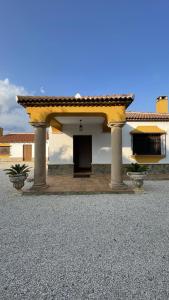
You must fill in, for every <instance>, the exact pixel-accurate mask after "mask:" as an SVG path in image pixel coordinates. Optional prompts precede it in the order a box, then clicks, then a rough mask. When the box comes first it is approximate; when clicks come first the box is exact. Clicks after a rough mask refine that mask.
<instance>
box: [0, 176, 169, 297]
mask: <svg viewBox="0 0 169 300" xmlns="http://www.w3.org/2000/svg"><path fill="white" fill-rule="evenodd" d="M27 186H30V183H28V184H27ZM0 189H1V193H0V270H1V272H0V299H2V300H9V299H10V300H11V299H12V300H13V299H18V300H24V299H30V300H34V299H35V300H48V299H49V300H54V299H56V300H62V299H66V300H67V299H71V300H74V299H75V300H76V299H77V300H80V299H82V300H83V299H84V300H85V299H96V300H97V299H99V300H104V299H105V300H112V299H113V300H114V299H115V300H116V299H117V300H121V299H124V300H126V299H129V300H130V299H136V300H146V299H148V300H155V299H158V300H168V299H169V250H168V249H169V181H146V182H145V194H140V195H136V194H134V195H133V194H132V195H114V194H113V195H106V194H101V195H76V196H73V195H72V196H56V195H55V196H29V197H28V196H21V195H20V194H18V193H17V192H16V191H15V190H14V189H13V187H12V184H11V183H10V182H9V181H8V178H7V177H6V175H5V174H4V173H3V172H2V171H0Z"/></svg>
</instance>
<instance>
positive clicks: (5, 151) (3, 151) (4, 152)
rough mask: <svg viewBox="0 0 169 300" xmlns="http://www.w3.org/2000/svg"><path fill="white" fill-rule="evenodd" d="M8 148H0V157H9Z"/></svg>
mask: <svg viewBox="0 0 169 300" xmlns="http://www.w3.org/2000/svg"><path fill="white" fill-rule="evenodd" d="M9 154H10V146H0V155H9Z"/></svg>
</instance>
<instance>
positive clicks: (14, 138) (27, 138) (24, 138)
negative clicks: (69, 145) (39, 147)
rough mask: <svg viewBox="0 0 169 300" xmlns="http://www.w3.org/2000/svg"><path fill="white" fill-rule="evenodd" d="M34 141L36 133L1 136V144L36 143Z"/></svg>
mask: <svg viewBox="0 0 169 300" xmlns="http://www.w3.org/2000/svg"><path fill="white" fill-rule="evenodd" d="M47 138H48V137H47ZM34 141H35V135H34V133H9V134H6V135H2V136H0V143H34Z"/></svg>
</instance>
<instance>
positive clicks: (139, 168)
mask: <svg viewBox="0 0 169 300" xmlns="http://www.w3.org/2000/svg"><path fill="white" fill-rule="evenodd" d="M126 169H127V172H146V171H147V170H148V166H145V165H139V164H138V163H132V164H131V165H129V166H128V167H127V168H126Z"/></svg>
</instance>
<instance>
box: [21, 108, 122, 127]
mask: <svg viewBox="0 0 169 300" xmlns="http://www.w3.org/2000/svg"><path fill="white" fill-rule="evenodd" d="M26 111H27V113H28V114H29V115H30V122H32V123H33V122H47V123H48V125H50V121H51V119H52V118H53V117H57V116H68V115H71V116H77V115H81V116H104V117H105V119H106V122H107V123H110V122H125V120H126V117H125V106H94V107H93V106H91V107H90V106H65V107H64V106H58V107H27V108H26Z"/></svg>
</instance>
